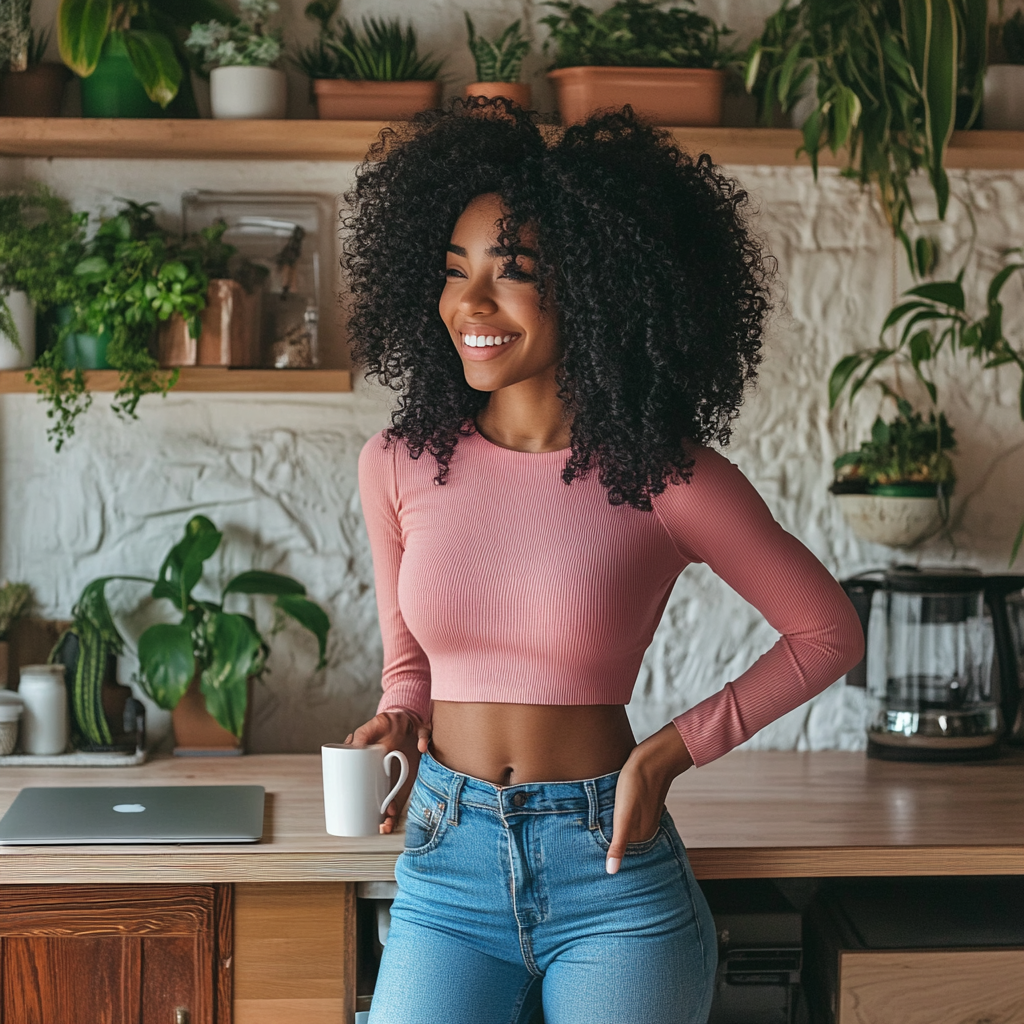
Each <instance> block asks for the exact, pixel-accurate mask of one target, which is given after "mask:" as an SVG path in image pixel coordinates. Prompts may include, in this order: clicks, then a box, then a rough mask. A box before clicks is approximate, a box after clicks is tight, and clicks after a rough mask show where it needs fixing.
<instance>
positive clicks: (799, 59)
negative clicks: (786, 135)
mask: <svg viewBox="0 0 1024 1024" xmlns="http://www.w3.org/2000/svg"><path fill="white" fill-rule="evenodd" d="M803 17H804V12H803V9H802V7H801V5H800V4H799V2H798V3H797V4H795V5H793V6H790V0H782V6H781V7H780V8H779V9H778V10H777V11H776V12H775V13H774V14H772V15H771V16H769V17H768V18H767V19H766V21H765V25H764V30H763V31H762V33H761V35H760V36H759V37H758V38H757V39H755V40H753V42H751V44H750V46H749V47H748V49H747V54H746V64H745V68H744V85H745V86H746V90H747V92H748V93H750V94H751V95H752V96H754V98H755V99H756V100H757V120H758V122H759V123H760V124H763V125H766V126H771V125H772V123H773V121H774V119H775V116H776V112H778V113H780V114H786V113H788V112H789V111H790V110H792V109H793V106H794V104H796V102H797V101H798V100H800V99H801V98H802V97H803V90H804V87H805V86H806V84H807V80H808V78H810V74H811V71H812V70H813V67H814V65H813V64H812V62H811V60H810V57H811V52H810V48H809V47H808V46H807V44H806V40H805V39H804V29H803V24H802V22H803Z"/></svg>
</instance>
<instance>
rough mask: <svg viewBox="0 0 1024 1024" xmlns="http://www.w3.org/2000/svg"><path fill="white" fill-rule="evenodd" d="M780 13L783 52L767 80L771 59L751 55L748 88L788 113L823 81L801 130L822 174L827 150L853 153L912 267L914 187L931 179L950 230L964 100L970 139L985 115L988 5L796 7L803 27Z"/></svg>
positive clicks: (857, 175) (879, 1) (934, 2)
mask: <svg viewBox="0 0 1024 1024" xmlns="http://www.w3.org/2000/svg"><path fill="white" fill-rule="evenodd" d="M781 10H782V11H787V10H788V12H789V13H787V14H786V15H785V16H784V17H783V18H782V21H781V22H780V24H781V25H782V26H783V27H786V28H788V33H787V42H784V43H782V44H779V45H778V46H773V47H772V48H771V52H770V54H768V56H769V57H770V59H769V62H768V66H767V70H766V72H765V77H764V78H763V79H761V62H762V61H763V60H764V59H765V55H766V54H765V49H766V48H765V46H764V45H762V46H760V47H758V46H756V45H755V46H754V47H752V48H751V50H750V51H749V53H748V64H747V73H746V80H747V84H748V86H756V85H757V83H758V81H759V80H761V81H763V83H764V85H765V88H766V90H768V91H766V93H765V97H764V100H765V105H766V104H767V103H768V100H769V99H770V100H771V102H772V104H774V103H775V102H777V103H778V104H779V105H780V106H781V107H782V108H783V109H789V107H791V106H792V103H793V102H795V98H796V95H797V93H798V92H799V89H800V87H801V86H802V84H803V83H804V82H805V81H806V80H807V77H808V76H809V75H810V74H811V73H812V72H813V73H814V74H815V75H816V78H817V93H816V99H817V103H816V105H815V108H814V110H813V111H812V112H811V113H810V115H809V116H808V118H807V120H806V121H805V122H804V125H803V137H804V144H803V148H804V149H805V150H806V152H807V153H808V154H809V156H810V159H811V164H812V167H813V168H814V172H815V174H817V171H818V154H819V153H820V152H821V150H822V149H823V148H824V147H825V146H827V147H828V148H829V149H831V150H832V152H833V153H836V152H838V151H839V150H841V149H844V148H845V149H846V151H847V166H846V168H845V171H844V173H846V174H847V175H848V176H849V177H852V178H854V179H856V180H857V181H859V182H860V183H861V184H862V185H867V184H873V185H874V186H875V187H876V188H877V190H878V195H879V198H880V200H881V204H882V208H883V210H884V211H885V214H886V217H887V219H888V220H889V222H890V224H891V225H892V229H893V231H894V233H895V234H896V235H897V237H899V238H901V240H902V241H903V242H904V244H905V245H906V246H907V247H908V255H910V253H909V246H910V240H909V238H908V236H907V234H906V232H905V230H904V221H905V218H906V215H907V213H908V212H909V213H910V214H911V216H913V212H914V211H913V204H912V201H911V197H910V192H909V186H908V182H909V180H910V177H911V175H912V174H914V173H915V172H916V171H918V170H921V169H923V170H924V171H926V173H927V174H928V176H929V179H930V180H931V184H932V187H933V190H934V192H935V197H936V202H937V205H938V212H939V217H940V219H941V218H943V217H944V216H945V213H946V207H947V205H948V202H949V180H948V178H947V175H946V171H945V167H944V161H945V153H946V147H947V145H948V143H949V139H950V136H951V134H952V132H953V127H954V124H955V123H956V118H957V106H958V99H959V98H960V97H963V98H964V99H965V100H966V106H967V113H966V116H965V117H964V122H965V127H969V126H970V124H971V123H972V122H973V121H974V119H975V118H976V116H977V114H978V111H979V110H980V108H981V100H982V90H983V81H984V68H985V62H986V48H987V34H988V28H987V4H986V0H800V3H799V5H798V7H797V8H796V11H797V15H798V17H797V21H796V24H795V26H794V25H793V24H791V22H790V19H792V17H793V15H792V9H788V5H787V4H785V3H784V4H783V8H782V9H781ZM777 34H778V33H776V35H777ZM762 39H763V37H762ZM773 72H777V73H776V74H774V76H773V74H772V73H773ZM769 93H770V95H769Z"/></svg>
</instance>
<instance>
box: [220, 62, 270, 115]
mask: <svg viewBox="0 0 1024 1024" xmlns="http://www.w3.org/2000/svg"><path fill="white" fill-rule="evenodd" d="M210 109H211V110H212V111H213V116H214V117H224V118H256V119H260V120H263V119H267V120H269V119H274V120H277V119H280V118H282V117H284V116H285V114H286V113H287V110H288V79H287V78H286V77H285V74H284V72H283V71H278V69H277V68H246V67H227V68H214V69H213V70H212V71H211V72H210Z"/></svg>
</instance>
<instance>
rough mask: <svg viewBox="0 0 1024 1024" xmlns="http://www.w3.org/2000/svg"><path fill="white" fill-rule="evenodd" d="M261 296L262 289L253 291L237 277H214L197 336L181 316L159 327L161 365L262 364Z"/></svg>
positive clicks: (207, 294) (201, 315)
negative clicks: (248, 290) (196, 336)
mask: <svg viewBox="0 0 1024 1024" xmlns="http://www.w3.org/2000/svg"><path fill="white" fill-rule="evenodd" d="M260 296H261V293H260V292H259V291H255V292H253V293H252V294H251V295H250V294H249V293H248V292H247V291H246V290H245V289H244V288H243V287H242V286H241V285H240V284H239V283H238V282H237V281H232V280H230V279H228V278H215V279H214V280H212V281H211V282H210V287H209V290H208V291H207V293H206V309H204V310H203V312H202V313H201V314H200V318H201V320H202V331H201V332H200V334H199V337H198V338H193V337H192V332H191V331H190V330H189V327H188V324H187V323H186V322H185V321H184V320H183V319H182V318H181V317H180V316H173V317H171V319H170V320H168V321H167V322H166V323H165V324H164V325H163V326H162V327H161V328H160V337H159V359H160V365H161V366H259V364H260V339H259V322H260Z"/></svg>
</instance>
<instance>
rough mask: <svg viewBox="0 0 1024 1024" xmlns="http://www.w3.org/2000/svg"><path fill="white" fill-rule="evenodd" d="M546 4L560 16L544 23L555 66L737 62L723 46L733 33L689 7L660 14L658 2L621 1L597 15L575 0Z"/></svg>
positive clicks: (696, 65) (715, 65)
mask: <svg viewBox="0 0 1024 1024" xmlns="http://www.w3.org/2000/svg"><path fill="white" fill-rule="evenodd" d="M693 2H694V0H687V3H688V4H690V5H692V4H693ZM544 6H545V7H553V8H554V9H555V10H556V11H557V12H558V13H557V14H549V15H548V16H547V17H545V18H541V19H540V23H541V24H542V25H547V27H548V29H549V30H550V33H551V36H550V39H549V40H548V42H547V43H545V49H547V48H548V46H549V45H550V44H552V43H553V44H554V48H555V62H554V66H555V67H556V68H567V67H581V66H585V65H597V66H615V67H670V68H723V67H726V66H727V65H730V64H732V63H733V62H734V61H735V59H736V55H735V52H734V51H733V49H732V47H730V46H725V45H723V38H724V37H725V36H727V35H730V34H731V30H730V29H727V28H725V27H724V26H719V25H717V24H716V23H715V22H714V21H712V20H711V19H710V18H707V17H705V16H704V15H702V14H698V13H697V12H696V11H694V10H690V9H689V7H685V8H684V7H670V8H668V9H667V10H662V5H661V4H659V3H656V2H654V0H618V2H617V3H615V4H613V5H612V6H611V7H609V8H608V10H606V11H604V12H603V13H601V14H595V13H594V11H593V10H591V8H589V7H587V6H586V4H580V3H575V2H573V0H551V2H548V3H545V4H544Z"/></svg>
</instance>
